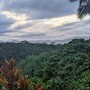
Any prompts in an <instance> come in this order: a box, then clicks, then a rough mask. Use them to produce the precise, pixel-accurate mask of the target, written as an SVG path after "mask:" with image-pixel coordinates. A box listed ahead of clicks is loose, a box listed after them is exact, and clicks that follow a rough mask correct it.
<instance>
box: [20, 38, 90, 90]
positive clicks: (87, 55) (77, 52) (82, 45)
mask: <svg viewBox="0 0 90 90" xmlns="http://www.w3.org/2000/svg"><path fill="white" fill-rule="evenodd" d="M18 67H19V68H23V74H24V75H28V77H29V78H30V79H31V80H32V81H34V82H35V83H37V84H40V85H41V84H42V83H43V84H44V87H45V90H90V40H86V41H85V40H84V39H75V40H72V41H71V42H69V43H68V44H64V45H62V46H61V47H60V48H59V49H58V50H54V51H51V52H49V53H47V52H46V53H42V54H40V55H38V56H36V55H33V56H27V57H26V58H25V59H23V60H21V61H20V62H19V64H18Z"/></svg>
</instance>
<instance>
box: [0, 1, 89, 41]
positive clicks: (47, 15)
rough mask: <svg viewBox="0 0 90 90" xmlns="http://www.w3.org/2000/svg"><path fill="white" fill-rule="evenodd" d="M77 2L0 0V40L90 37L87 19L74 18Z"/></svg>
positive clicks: (75, 16)
mask: <svg viewBox="0 0 90 90" xmlns="http://www.w3.org/2000/svg"><path fill="white" fill-rule="evenodd" d="M78 5H79V2H75V3H71V2H69V0H0V41H22V40H27V41H30V40H65V39H74V38H90V32H89V20H85V21H84V20H82V21H80V20H79V19H78V18H77V15H76V13H77V9H78ZM82 26H84V27H82Z"/></svg>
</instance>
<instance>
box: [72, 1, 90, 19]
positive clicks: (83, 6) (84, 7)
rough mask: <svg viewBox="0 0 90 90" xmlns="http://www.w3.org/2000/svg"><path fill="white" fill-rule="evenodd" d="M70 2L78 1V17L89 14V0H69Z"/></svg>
mask: <svg viewBox="0 0 90 90" xmlns="http://www.w3.org/2000/svg"><path fill="white" fill-rule="evenodd" d="M70 1H71V2H74V1H79V7H78V17H79V18H82V17H84V16H85V15H87V14H90V0H70Z"/></svg>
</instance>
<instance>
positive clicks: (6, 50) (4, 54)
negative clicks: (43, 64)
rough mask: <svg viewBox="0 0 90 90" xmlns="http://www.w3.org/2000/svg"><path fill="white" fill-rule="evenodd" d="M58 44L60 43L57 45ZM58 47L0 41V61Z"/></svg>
mask: <svg viewBox="0 0 90 90" xmlns="http://www.w3.org/2000/svg"><path fill="white" fill-rule="evenodd" d="M59 46H60V45H59ZM56 48H58V45H57V46H55V45H52V44H51V45H47V44H32V43H28V42H21V43H0V62H1V61H2V60H5V59H11V58H14V59H16V60H19V59H23V58H25V57H26V56H28V55H39V54H41V53H42V52H49V51H52V50H55V49H56Z"/></svg>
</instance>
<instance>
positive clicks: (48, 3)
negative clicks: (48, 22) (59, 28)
mask: <svg viewBox="0 0 90 90" xmlns="http://www.w3.org/2000/svg"><path fill="white" fill-rule="evenodd" d="M77 7H78V4H77V2H76V3H70V2H69V1H68V0H9V1H8V2H5V6H4V9H6V10H11V11H15V12H19V13H20V12H21V13H26V14H28V15H29V16H30V18H33V19H41V18H52V17H58V16H64V15H69V14H73V13H76V10H77Z"/></svg>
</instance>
